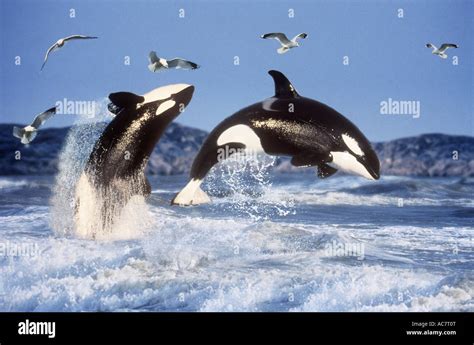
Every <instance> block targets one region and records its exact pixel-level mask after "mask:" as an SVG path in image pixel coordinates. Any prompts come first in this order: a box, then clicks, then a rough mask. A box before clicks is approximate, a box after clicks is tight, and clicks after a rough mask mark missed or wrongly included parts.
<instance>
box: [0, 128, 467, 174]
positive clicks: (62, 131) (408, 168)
mask: <svg viewBox="0 0 474 345" xmlns="http://www.w3.org/2000/svg"><path fill="white" fill-rule="evenodd" d="M13 126H14V124H0V134H1V135H0V175H3V176H6V175H10V176H11V175H54V174H56V173H57V171H58V168H57V167H58V156H59V153H60V151H61V148H62V146H63V143H64V140H65V139H66V136H67V132H68V130H69V129H70V128H71V127H64V128H46V129H43V130H41V132H40V133H39V134H38V136H37V138H36V139H35V141H34V142H33V143H32V144H31V145H30V146H29V147H25V146H24V145H22V144H21V143H20V142H19V141H18V140H17V139H16V138H14V137H13V136H12V128H13ZM206 136H207V132H205V131H203V130H199V129H195V128H191V127H187V126H183V125H180V124H178V123H172V124H171V125H170V127H169V128H168V129H167V131H166V133H165V135H164V136H163V137H162V139H161V140H160V142H159V143H158V145H157V146H156V147H155V150H154V152H153V154H152V155H151V157H150V161H149V163H148V167H147V174H151V175H178V174H186V173H188V172H189V169H190V167H191V164H192V161H193V159H194V157H195V155H196V153H197V152H198V151H199V148H200V147H201V144H202V142H203V141H204V140H205V138H206ZM373 146H374V149H375V151H376V152H377V155H378V157H379V159H380V162H381V166H382V167H381V171H382V175H398V176H432V177H448V176H459V177H474V150H473V149H472V148H473V147H474V137H471V136H457V135H446V134H438V133H435V134H422V135H419V136H415V137H407V138H400V139H395V140H390V141H385V142H376V143H373ZM18 150H20V151H21V153H22V158H21V159H20V160H16V159H15V152H16V151H18ZM274 169H276V170H277V171H279V172H282V173H304V172H308V171H314V168H305V169H301V168H295V167H293V166H292V165H291V164H290V162H289V159H286V158H278V159H277V162H276V165H275V167H274Z"/></svg>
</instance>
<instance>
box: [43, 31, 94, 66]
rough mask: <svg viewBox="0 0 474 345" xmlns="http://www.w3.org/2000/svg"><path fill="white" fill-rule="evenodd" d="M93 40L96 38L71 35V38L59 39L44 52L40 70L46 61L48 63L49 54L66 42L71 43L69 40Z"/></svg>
mask: <svg viewBox="0 0 474 345" xmlns="http://www.w3.org/2000/svg"><path fill="white" fill-rule="evenodd" d="M94 38H97V37H95V36H84V35H72V36H69V37H65V38H60V39H59V40H57V42H56V43H54V44H53V45H52V46H51V47H49V49H48V51H47V52H46V55H45V57H44V62H43V65H42V66H41V70H43V68H44V65H46V61H48V57H49V54H50V53H51V52H54V51H56V50H58V49H59V48H62V47H63V46H64V44H65V43H66V42H67V41H71V40H90V39H94Z"/></svg>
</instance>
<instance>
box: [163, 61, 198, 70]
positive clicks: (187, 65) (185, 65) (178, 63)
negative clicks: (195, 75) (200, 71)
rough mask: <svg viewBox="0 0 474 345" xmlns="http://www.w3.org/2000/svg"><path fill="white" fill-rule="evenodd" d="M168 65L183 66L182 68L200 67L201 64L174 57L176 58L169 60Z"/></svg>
mask: <svg viewBox="0 0 474 345" xmlns="http://www.w3.org/2000/svg"><path fill="white" fill-rule="evenodd" d="M168 67H169V68H182V69H197V68H199V65H198V64H196V63H194V62H191V61H188V60H184V59H181V58H174V59H171V60H168Z"/></svg>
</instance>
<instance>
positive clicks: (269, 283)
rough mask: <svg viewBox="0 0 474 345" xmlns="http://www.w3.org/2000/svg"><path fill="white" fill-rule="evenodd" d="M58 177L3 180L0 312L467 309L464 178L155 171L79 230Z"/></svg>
mask: <svg viewBox="0 0 474 345" xmlns="http://www.w3.org/2000/svg"><path fill="white" fill-rule="evenodd" d="M269 165H271V163H270V164H269ZM71 173H72V172H71ZM60 175H61V173H60V174H59V175H58V176H57V177H38V176H21V177H0V311H474V298H473V295H474V274H473V269H474V253H473V243H474V242H473V235H474V233H473V223H474V222H473V219H474V207H473V206H474V205H473V198H472V197H473V195H474V180H473V179H462V178H449V179H448V178H410V177H392V176H383V177H382V179H381V180H379V181H366V180H364V179H362V178H358V177H353V176H337V175H336V176H333V177H331V178H329V179H326V180H319V179H317V177H316V176H315V174H309V173H308V174H287V175H281V174H276V173H272V172H271V171H270V170H268V169H267V166H266V165H263V166H259V167H258V168H257V169H256V170H252V169H248V168H245V169H243V171H238V172H237V173H236V172H235V171H233V170H232V169H218V170H216V171H215V172H213V173H212V175H211V176H210V177H209V180H208V182H207V184H206V185H205V186H204V188H205V189H206V190H208V191H209V193H210V194H211V195H212V198H213V203H212V204H209V205H202V206H196V207H187V208H181V207H173V206H170V205H169V200H170V199H171V198H172V197H173V195H174V194H175V193H176V192H177V191H178V190H179V189H180V188H181V187H183V186H184V185H185V183H186V177H185V176H171V177H161V176H157V177H151V178H150V181H151V184H152V187H153V193H152V195H151V196H150V197H149V198H148V199H147V200H143V199H140V198H137V200H132V202H131V203H130V205H129V206H127V209H126V210H124V212H123V217H121V218H120V219H119V220H117V226H116V227H115V229H114V231H113V232H111V233H105V234H102V236H101V237H100V238H96V239H90V238H83V237H81V236H78V235H77V233H75V232H74V230H73V227H71V224H72V220H71V213H70V212H68V211H67V209H68V205H67V202H65V201H64V200H65V199H64V198H65V197H67V193H66V192H65V191H64V183H65V182H64V180H62V179H61V176H60ZM70 175H71V174H70ZM58 184H60V185H59V186H58ZM61 200H63V201H62V202H61Z"/></svg>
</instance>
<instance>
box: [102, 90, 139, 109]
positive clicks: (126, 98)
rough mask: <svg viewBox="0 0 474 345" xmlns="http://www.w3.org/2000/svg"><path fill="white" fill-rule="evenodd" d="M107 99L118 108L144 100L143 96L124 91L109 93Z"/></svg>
mask: <svg viewBox="0 0 474 345" xmlns="http://www.w3.org/2000/svg"><path fill="white" fill-rule="evenodd" d="M109 99H110V101H111V102H112V103H113V104H114V105H115V106H117V107H118V108H127V107H130V106H132V105H135V104H138V103H143V102H144V101H145V97H143V96H139V95H136V94H134V93H132V92H125V91H122V92H115V93H111V94H110V95H109Z"/></svg>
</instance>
